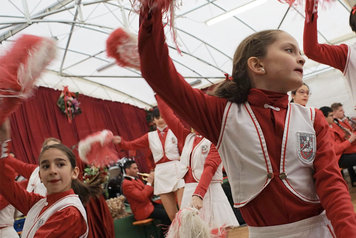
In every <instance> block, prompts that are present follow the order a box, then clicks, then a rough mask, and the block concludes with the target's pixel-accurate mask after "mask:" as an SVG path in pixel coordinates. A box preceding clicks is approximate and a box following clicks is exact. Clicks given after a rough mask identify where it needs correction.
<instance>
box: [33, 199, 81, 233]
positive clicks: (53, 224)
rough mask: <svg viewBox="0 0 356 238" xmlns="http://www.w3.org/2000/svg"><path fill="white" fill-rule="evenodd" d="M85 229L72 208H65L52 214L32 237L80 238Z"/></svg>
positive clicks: (76, 211)
mask: <svg viewBox="0 0 356 238" xmlns="http://www.w3.org/2000/svg"><path fill="white" fill-rule="evenodd" d="M86 229H87V225H86V222H85V220H84V218H83V216H82V214H81V213H80V212H79V210H78V209H77V208H75V207H73V206H70V207H66V208H64V209H62V210H60V211H57V212H56V213H55V214H53V215H52V216H51V217H50V218H49V219H48V220H47V221H46V223H45V224H43V225H42V226H41V227H40V228H39V229H38V230H37V231H36V234H35V236H34V237H37V238H49V237H52V238H56V237H80V236H81V235H83V234H84V233H85V231H86Z"/></svg>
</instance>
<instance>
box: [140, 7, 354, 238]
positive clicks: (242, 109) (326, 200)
mask: <svg viewBox="0 0 356 238" xmlns="http://www.w3.org/2000/svg"><path fill="white" fill-rule="evenodd" d="M148 2H150V1H148ZM155 3H156V2H155ZM139 54H140V62H141V71H142V76H143V77H144V78H145V79H146V80H147V82H148V83H149V84H150V86H151V87H152V89H153V90H154V91H155V92H156V93H157V94H158V95H159V96H160V97H161V98H162V99H163V100H164V101H165V102H166V103H167V104H168V106H170V107H171V108H172V110H173V111H174V112H175V113H177V115H178V116H179V117H181V118H182V119H183V120H184V121H186V122H187V123H188V124H189V125H190V126H192V127H193V128H195V129H196V130H197V131H198V132H199V133H201V135H203V136H204V137H205V138H207V139H208V140H210V141H211V142H212V143H213V144H215V145H216V148H217V149H218V151H219V154H220V156H221V159H222V161H223V164H224V168H225V169H226V172H227V174H228V177H229V181H230V184H231V189H232V194H233V198H234V202H235V206H236V207H240V211H241V213H242V215H243V218H244V220H245V221H246V223H247V224H248V225H249V234H250V237H291V234H293V236H294V237H334V236H335V235H334V231H335V234H336V236H337V237H356V219H355V213H354V210H353V205H352V203H351V198H350V194H349V192H348V190H347V186H346V184H345V182H344V180H343V178H342V177H341V175H340V171H339V168H338V164H337V161H336V158H335V153H334V150H333V144H332V140H331V138H330V136H329V133H327V131H328V128H329V127H328V125H327V123H326V121H325V119H324V116H323V115H322V113H321V112H320V111H315V110H314V109H312V108H307V107H303V106H301V105H298V104H294V103H292V104H289V103H288V95H287V92H288V91H291V90H294V89H296V88H298V87H300V86H301V85H302V78H303V65H304V63H305V60H304V58H303V57H302V56H301V53H300V50H299V47H298V43H297V42H296V40H295V39H294V38H293V37H292V36H290V35H289V34H288V33H286V32H284V31H280V30H267V31H262V32H257V33H255V34H252V35H250V36H249V37H247V38H246V39H245V40H243V41H242V42H241V43H240V45H239V47H238V48H237V50H236V52H235V55H234V59H233V71H232V80H227V81H225V82H224V83H223V84H222V85H220V87H219V88H218V89H217V91H216V94H217V95H218V96H219V97H214V96H209V95H206V94H204V93H203V92H200V91H199V90H194V89H192V88H191V86H190V85H189V84H188V83H187V82H185V80H184V79H183V77H182V76H181V75H180V74H179V73H178V72H177V71H176V69H175V67H174V65H173V62H172V60H171V59H170V57H169V55H168V47H167V44H166V43H165V35H164V30H163V24H162V13H161V9H159V8H158V7H157V4H155V6H148V7H142V8H141V19H140V30H139ZM325 211H326V212H325ZM329 220H330V221H331V224H332V225H331V224H330V222H329Z"/></svg>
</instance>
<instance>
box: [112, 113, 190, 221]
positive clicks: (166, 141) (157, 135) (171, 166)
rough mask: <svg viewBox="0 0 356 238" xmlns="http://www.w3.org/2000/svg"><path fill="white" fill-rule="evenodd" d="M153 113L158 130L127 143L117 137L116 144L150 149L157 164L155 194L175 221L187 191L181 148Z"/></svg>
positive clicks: (130, 147) (160, 119) (165, 125)
mask: <svg viewBox="0 0 356 238" xmlns="http://www.w3.org/2000/svg"><path fill="white" fill-rule="evenodd" d="M153 113H154V115H153V117H154V119H153V122H154V123H155V125H156V127H157V130H155V131H151V132H148V133H146V134H145V135H143V136H141V137H139V138H137V139H135V140H133V141H125V140H123V139H122V138H121V137H120V136H116V137H115V139H114V140H113V142H114V143H115V144H118V145H119V146H120V148H122V149H125V150H135V149H139V148H150V150H151V152H152V155H153V159H154V162H155V165H156V167H155V177H154V194H155V195H160V198H161V201H162V204H163V206H164V209H165V210H166V212H167V214H168V216H169V219H171V221H172V220H173V219H174V216H175V214H176V213H177V212H178V209H177V202H178V206H180V203H181V200H182V195H183V188H184V180H183V179H177V178H178V175H177V173H178V168H179V166H178V165H179V159H180V154H179V148H178V146H179V145H178V140H177V138H176V136H175V135H174V134H173V132H172V131H171V130H170V129H169V128H168V127H167V124H166V122H165V120H164V119H163V118H162V117H161V115H160V114H159V111H158V110H155V111H154V112H153Z"/></svg>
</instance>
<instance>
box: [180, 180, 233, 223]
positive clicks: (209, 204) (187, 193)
mask: <svg viewBox="0 0 356 238" xmlns="http://www.w3.org/2000/svg"><path fill="white" fill-rule="evenodd" d="M197 186H198V183H186V184H185V188H184V193H183V198H182V205H181V209H183V208H186V207H191V203H192V195H193V193H194V191H195V189H196V187H197ZM199 215H200V217H201V219H203V220H204V221H205V222H207V223H208V225H209V227H211V228H218V227H223V226H235V227H236V226H239V222H238V221H237V219H236V217H235V214H234V212H233V211H232V208H231V205H230V203H229V200H228V199H227V197H226V195H225V193H224V190H223V189H222V187H221V184H220V183H217V182H216V183H210V185H209V188H208V190H207V192H206V194H205V196H204V199H203V207H202V208H201V209H200V210H199Z"/></svg>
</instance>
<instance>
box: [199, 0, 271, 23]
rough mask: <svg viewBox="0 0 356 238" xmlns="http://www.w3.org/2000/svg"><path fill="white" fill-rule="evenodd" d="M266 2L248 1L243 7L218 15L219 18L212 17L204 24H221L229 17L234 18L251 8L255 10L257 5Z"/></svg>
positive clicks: (262, 0) (265, 0)
mask: <svg viewBox="0 0 356 238" xmlns="http://www.w3.org/2000/svg"><path fill="white" fill-rule="evenodd" d="M265 2H267V0H253V1H250V2H248V3H246V4H244V5H241V6H238V7H237V8H234V9H232V10H230V11H227V12H225V13H223V14H220V15H219V16H216V17H213V18H211V19H209V20H207V21H206V22H205V24H207V25H208V26H211V25H213V24H215V23H218V22H221V21H223V20H226V19H228V18H230V17H233V16H236V15H237V14H240V13H243V12H246V11H248V10H250V9H252V8H255V7H257V6H259V5H262V4H263V3H265Z"/></svg>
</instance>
